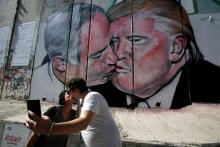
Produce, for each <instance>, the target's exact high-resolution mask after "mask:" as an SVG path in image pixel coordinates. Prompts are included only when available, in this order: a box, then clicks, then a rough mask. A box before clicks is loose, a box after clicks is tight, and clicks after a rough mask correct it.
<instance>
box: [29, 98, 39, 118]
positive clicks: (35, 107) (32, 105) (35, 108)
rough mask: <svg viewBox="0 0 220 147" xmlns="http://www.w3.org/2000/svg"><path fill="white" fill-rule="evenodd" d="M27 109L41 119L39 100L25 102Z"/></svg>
mask: <svg viewBox="0 0 220 147" xmlns="http://www.w3.org/2000/svg"><path fill="white" fill-rule="evenodd" d="M27 109H28V110H30V111H32V112H33V113H34V114H36V115H37V116H38V117H41V108H40V100H38V99H37V100H27Z"/></svg>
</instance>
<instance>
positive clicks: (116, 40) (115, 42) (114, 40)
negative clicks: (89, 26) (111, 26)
mask: <svg viewBox="0 0 220 147" xmlns="http://www.w3.org/2000/svg"><path fill="white" fill-rule="evenodd" d="M118 44H119V37H112V39H111V42H110V46H111V48H112V49H113V50H115V49H116V48H117V46H118Z"/></svg>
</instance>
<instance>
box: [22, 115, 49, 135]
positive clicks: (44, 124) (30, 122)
mask: <svg viewBox="0 0 220 147" xmlns="http://www.w3.org/2000/svg"><path fill="white" fill-rule="evenodd" d="M51 124H52V121H51V120H50V119H49V118H48V117H46V116H43V117H42V118H40V117H38V116H37V115H35V114H34V113H33V112H32V111H28V119H27V120H26V126H27V127H28V128H30V129H31V130H32V131H33V132H35V133H37V134H48V131H49V128H50V126H51Z"/></svg>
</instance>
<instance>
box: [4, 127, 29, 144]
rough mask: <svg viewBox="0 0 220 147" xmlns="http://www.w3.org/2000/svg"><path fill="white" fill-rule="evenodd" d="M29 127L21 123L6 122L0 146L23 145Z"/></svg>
mask: <svg viewBox="0 0 220 147" xmlns="http://www.w3.org/2000/svg"><path fill="white" fill-rule="evenodd" d="M29 132H30V131H29V129H28V128H27V127H26V126H25V125H23V124H15V123H6V124H5V129H4V132H3V136H2V143H1V147H24V146H25V143H26V141H27V138H28V136H29Z"/></svg>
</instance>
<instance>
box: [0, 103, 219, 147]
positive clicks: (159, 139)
mask: <svg viewBox="0 0 220 147" xmlns="http://www.w3.org/2000/svg"><path fill="white" fill-rule="evenodd" d="M51 105H53V104H52V103H42V112H44V111H45V110H46V109H47V108H48V107H50V106H51ZM112 114H113V116H114V119H115V120H116V122H117V124H118V126H119V128H120V132H121V136H122V140H123V141H124V144H127V145H126V147H127V146H129V147H135V146H136V147H145V146H148V145H151V146H152V145H163V146H220V104H197V103H196V104H193V105H191V106H188V107H185V108H183V109H179V110H168V109H141V108H137V109H135V110H127V109H119V108H112ZM26 115H27V110H26V104H25V103H24V102H18V101H11V102H8V101H3V100H1V101H0V121H12V122H21V123H24V122H25V118H26ZM124 146H125V145H124Z"/></svg>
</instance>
